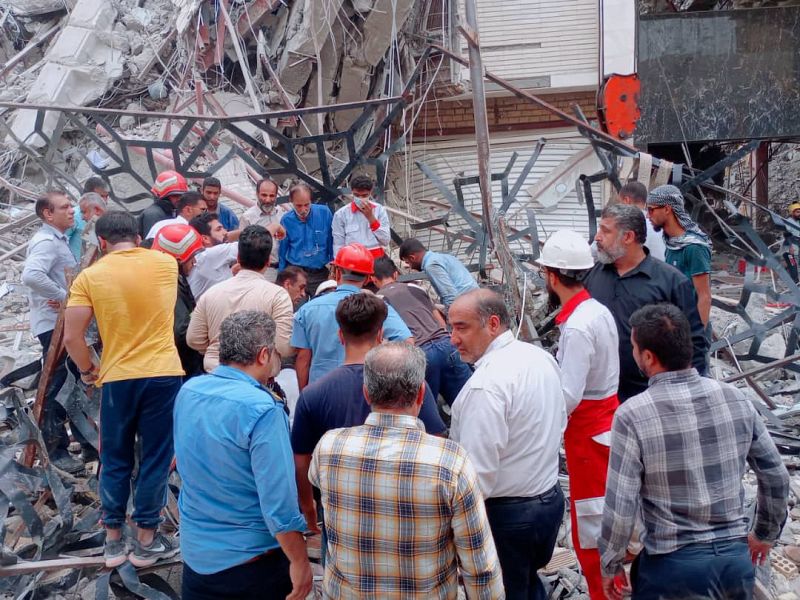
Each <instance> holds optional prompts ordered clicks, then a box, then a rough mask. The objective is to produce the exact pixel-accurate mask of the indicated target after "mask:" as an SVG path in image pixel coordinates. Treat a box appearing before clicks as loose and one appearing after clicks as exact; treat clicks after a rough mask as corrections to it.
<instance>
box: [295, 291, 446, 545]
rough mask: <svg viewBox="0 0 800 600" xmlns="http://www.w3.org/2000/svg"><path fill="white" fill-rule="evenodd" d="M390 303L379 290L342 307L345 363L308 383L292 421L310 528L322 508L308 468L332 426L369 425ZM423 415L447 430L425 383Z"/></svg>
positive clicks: (434, 429)
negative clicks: (374, 372)
mask: <svg viewBox="0 0 800 600" xmlns="http://www.w3.org/2000/svg"><path fill="white" fill-rule="evenodd" d="M388 314H389V311H388V305H387V304H386V303H385V302H384V301H383V300H381V299H380V298H378V297H377V296H375V295H373V294H368V293H364V294H353V295H351V296H348V297H347V298H345V299H344V300H342V301H341V302H339V305H338V306H337V308H336V322H337V323H338V325H339V335H338V336H337V337H338V340H337V341H338V342H340V343H341V344H343V345H344V353H345V354H344V364H343V365H342V366H340V367H337V368H336V369H334V370H333V371H331V372H330V373H328V374H327V375H325V377H323V378H321V379H320V380H318V381H316V382H314V383H312V384H311V385H309V386H308V387H306V388H305V389H304V390H303V392H302V393H301V394H300V398H299V400H298V401H297V407H296V408H295V412H294V425H293V426H292V450H293V451H294V460H295V467H296V470H297V489H298V491H299V492H300V508H301V509H302V511H303V514H304V515H305V516H306V523H307V524H308V528H309V529H315V528H316V524H317V513H316V510H315V508H314V500H313V496H312V491H311V484H310V483H309V481H308V467H309V465H310V464H311V454H312V453H313V452H314V448H315V447H316V445H317V442H319V440H320V439H321V438H322V436H323V435H324V434H325V433H326V432H327V431H330V430H331V429H337V428H339V427H355V426H357V425H363V424H364V421H366V419H367V416H368V415H369V404H367V401H366V399H365V398H364V358H365V357H366V356H367V352H369V351H370V350H372V349H373V348H375V347H376V346H378V345H380V344H381V342H382V341H383V324H384V321H385V320H386V317H387V315H388ZM419 419H420V420H421V421H422V422H423V423H424V425H425V430H426V431H427V432H428V433H431V434H442V435H443V434H444V432H445V429H446V427H445V424H444V422H443V421H442V418H441V417H440V416H439V411H438V409H437V407H436V400H435V399H434V397H433V394H431V392H430V390H429V389H428V387H427V385H426V386H425V398H424V400H423V403H422V410H421V411H420V413H419Z"/></svg>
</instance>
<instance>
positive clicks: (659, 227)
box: [650, 221, 664, 233]
mask: <svg viewBox="0 0 800 600" xmlns="http://www.w3.org/2000/svg"><path fill="white" fill-rule="evenodd" d="M650 224H651V225H652V226H653V231H655V232H656V233H661V230H662V229H664V226H663V225H655V224H654V223H653V222H652V221H650Z"/></svg>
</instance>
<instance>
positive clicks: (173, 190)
mask: <svg viewBox="0 0 800 600" xmlns="http://www.w3.org/2000/svg"><path fill="white" fill-rule="evenodd" d="M150 191H151V192H153V194H155V196H156V198H159V199H160V198H166V197H167V196H174V195H175V194H185V193H186V192H188V191H189V184H188V183H186V177H184V176H183V175H181V174H180V173H178V172H177V171H164V172H162V173H159V174H158V177H156V180H155V182H153V187H152V188H151V189H150Z"/></svg>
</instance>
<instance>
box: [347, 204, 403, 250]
mask: <svg viewBox="0 0 800 600" xmlns="http://www.w3.org/2000/svg"><path fill="white" fill-rule="evenodd" d="M370 204H371V205H372V213H373V215H375V219H376V223H377V225H370V223H369V221H367V217H365V216H364V213H362V212H361V211H360V210H359V209H358V207H357V206H356V204H355V202H350V203H349V204H346V205H345V206H343V207H341V208H340V209H339V210H337V211H336V214H334V215H333V255H334V256H336V253H337V252H339V250H340V249H341V248H342V246H346V245H347V244H352V243H353V242H357V243H359V244H363V245H364V246H366V247H367V248H369V249H371V250H372V249H375V248H382V247H384V246H388V245H389V240H390V239H391V238H390V231H389V230H390V224H389V214H388V213H387V212H386V209H385V208H384V207H383V206H382V205H380V204H377V203H375V202H370Z"/></svg>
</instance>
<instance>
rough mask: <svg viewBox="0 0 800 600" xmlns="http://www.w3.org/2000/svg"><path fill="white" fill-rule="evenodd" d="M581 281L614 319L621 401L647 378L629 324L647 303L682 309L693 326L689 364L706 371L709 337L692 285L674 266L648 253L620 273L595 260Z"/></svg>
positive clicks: (643, 386) (642, 388)
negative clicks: (617, 341)
mask: <svg viewBox="0 0 800 600" xmlns="http://www.w3.org/2000/svg"><path fill="white" fill-rule="evenodd" d="M583 283H584V285H585V286H586V289H587V290H589V294H591V296H592V298H594V299H595V300H597V301H598V302H600V303H601V304H603V305H605V306H606V307H607V308H608V310H610V311H611V314H612V315H613V316H614V320H615V321H616V322H617V332H618V333H619V399H620V402H623V401H625V400H627V399H628V398H630V397H631V396H634V395H636V394H639V393H641V392H643V391H645V390H646V389H647V379H646V378H645V377H644V376H643V375H642V374H641V372H640V371H639V367H638V366H637V365H636V361H635V360H633V346H632V345H631V325H630V318H631V315H632V314H633V313H634V312H635V311H636V310H637V309H639V308H641V307H642V306H645V305H646V304H655V303H657V302H670V303H672V304H674V305H675V306H677V307H678V308H680V309H681V312H683V314H684V315H686V318H687V319H689V325H690V326H691V328H692V345H693V346H694V356H693V357H692V366H693V367H695V368H696V369H697V370H698V371H699V372H701V373H705V372H706V351H707V350H708V339H707V338H706V335H705V329H704V327H703V322H702V321H701V320H700V313H698V312H697V299H696V297H695V293H694V286H693V285H692V282H691V281H689V280H688V279H687V278H686V277H685V276H684V275H683V273H681V272H680V271H678V270H677V269H676V268H675V267H672V266H670V265H668V264H666V263H664V262H661V261H660V260H656V259H655V258H653V257H652V256H649V255H648V256H646V257H645V259H644V260H643V261H642V262H640V263H639V264H638V265H637V266H636V267H635V268H633V269H631V270H630V271H628V272H627V273H625V274H624V275H623V276H622V277H620V276H619V274H618V273H617V268H616V267H615V266H614V265H613V264H609V265H604V264H597V265H595V266H594V268H593V269H592V270H591V271H589V274H588V275H587V276H586V279H584V282H583Z"/></svg>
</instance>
